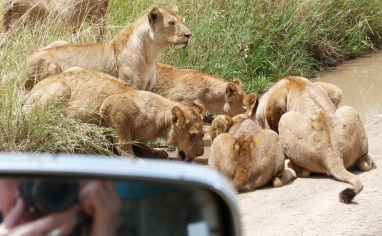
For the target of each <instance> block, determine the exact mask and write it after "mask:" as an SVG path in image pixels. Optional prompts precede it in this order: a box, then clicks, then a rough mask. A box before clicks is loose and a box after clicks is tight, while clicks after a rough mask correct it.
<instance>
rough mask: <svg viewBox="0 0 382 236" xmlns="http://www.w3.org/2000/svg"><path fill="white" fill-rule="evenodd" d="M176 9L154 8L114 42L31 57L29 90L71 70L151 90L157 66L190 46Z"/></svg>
mask: <svg viewBox="0 0 382 236" xmlns="http://www.w3.org/2000/svg"><path fill="white" fill-rule="evenodd" d="M176 12H177V8H176V7H174V8H172V9H171V10H165V9H162V8H157V7H154V8H152V9H151V10H150V11H149V12H148V13H146V14H144V15H143V16H142V17H140V18H139V19H137V20H135V21H134V22H132V23H131V24H129V25H128V26H127V27H125V28H124V29H123V30H121V31H120V32H119V33H118V34H117V35H116V36H115V37H114V38H113V39H112V40H111V41H107V42H102V43H87V44H61V43H59V44H58V45H57V46H48V47H45V48H43V49H41V50H39V51H37V52H36V53H34V54H32V55H30V56H28V58H27V66H26V71H27V72H26V74H27V75H26V77H27V78H26V82H25V88H26V90H30V89H32V88H33V86H34V85H35V84H36V83H37V82H39V81H41V80H43V79H45V78H46V77H48V76H50V75H55V74H59V73H61V72H63V71H66V70H67V69H69V68H71V67H76V66H78V67H82V68H85V69H90V70H97V71H101V72H104V73H107V74H110V75H112V76H114V77H117V78H119V79H120V80H122V81H124V82H126V83H128V84H129V85H130V86H131V87H133V88H135V89H139V90H145V89H146V86H147V89H148V90H151V89H152V87H153V85H154V84H155V82H156V68H155V64H156V62H157V60H158V57H159V56H160V54H161V52H162V51H163V50H164V49H165V48H167V47H169V46H171V45H176V46H178V47H180V48H186V47H187V46H188V42H189V39H190V37H191V35H192V33H191V31H190V30H189V29H188V28H187V27H186V26H185V25H184V23H183V22H182V20H181V18H180V17H179V16H178V15H177V13H176Z"/></svg>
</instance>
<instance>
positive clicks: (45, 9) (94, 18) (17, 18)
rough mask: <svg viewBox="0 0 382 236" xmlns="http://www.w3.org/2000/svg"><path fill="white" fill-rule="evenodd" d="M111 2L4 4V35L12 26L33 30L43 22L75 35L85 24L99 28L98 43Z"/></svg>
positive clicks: (13, 0)
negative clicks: (67, 30)
mask: <svg viewBox="0 0 382 236" xmlns="http://www.w3.org/2000/svg"><path fill="white" fill-rule="evenodd" d="M108 3H109V1H108V0H55V1H48V0H4V2H3V9H4V13H3V35H4V34H5V33H7V32H8V31H9V30H10V28H11V27H12V25H13V24H17V23H18V24H21V25H28V26H31V27H34V26H36V25H38V24H40V23H42V22H43V21H51V22H59V26H63V27H69V28H71V29H72V30H73V32H75V33H76V34H77V33H78V32H79V30H80V29H81V27H82V25H83V24H84V23H89V25H90V26H91V27H94V28H96V30H97V33H96V36H97V40H98V41H100V40H102V39H103V38H104V36H105V29H106V17H105V16H106V11H107V7H108Z"/></svg>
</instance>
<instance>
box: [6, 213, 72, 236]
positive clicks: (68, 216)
mask: <svg viewBox="0 0 382 236" xmlns="http://www.w3.org/2000/svg"><path fill="white" fill-rule="evenodd" d="M78 209H79V207H78V206H73V207H71V208H70V209H69V210H66V211H64V212H60V213H53V214H50V215H47V216H45V217H43V218H41V219H38V220H35V221H32V222H30V223H27V224H23V225H20V226H17V227H16V228H14V229H12V230H11V231H10V233H9V235H12V236H18V235H45V234H47V233H49V232H50V231H52V230H53V229H56V228H59V227H61V226H62V225H65V224H70V225H72V226H65V227H64V230H66V229H68V228H70V227H74V225H75V224H76V222H77V214H78ZM69 233H70V232H69Z"/></svg>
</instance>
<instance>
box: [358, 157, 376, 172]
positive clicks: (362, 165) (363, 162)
mask: <svg viewBox="0 0 382 236" xmlns="http://www.w3.org/2000/svg"><path fill="white" fill-rule="evenodd" d="M356 165H357V167H358V168H359V169H360V170H361V171H369V170H370V169H371V168H372V167H373V165H374V158H373V156H372V155H371V154H370V153H368V154H367V155H365V156H363V157H361V158H360V159H359V160H358V161H357V162H356Z"/></svg>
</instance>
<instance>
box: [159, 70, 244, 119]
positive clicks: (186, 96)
mask: <svg viewBox="0 0 382 236" xmlns="http://www.w3.org/2000/svg"><path fill="white" fill-rule="evenodd" d="M153 92H155V93H157V94H160V95H162V96H164V97H166V98H169V99H171V100H174V101H178V102H182V103H185V104H191V103H192V102H193V101H194V100H195V99H200V100H201V101H202V102H203V104H204V105H205V107H206V109H207V110H209V111H210V112H212V113H214V114H216V115H221V114H224V115H229V116H234V115H237V114H240V113H244V112H245V110H244V109H243V107H242V103H243V98H244V96H245V91H244V89H243V87H242V85H241V82H240V80H238V79H235V80H233V81H232V82H229V81H227V80H225V79H222V78H219V77H216V76H212V75H209V74H206V73H203V72H200V71H197V70H191V69H177V68H175V67H173V66H169V65H166V64H162V63H157V83H156V84H155V85H154V88H153Z"/></svg>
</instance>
